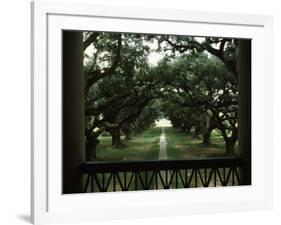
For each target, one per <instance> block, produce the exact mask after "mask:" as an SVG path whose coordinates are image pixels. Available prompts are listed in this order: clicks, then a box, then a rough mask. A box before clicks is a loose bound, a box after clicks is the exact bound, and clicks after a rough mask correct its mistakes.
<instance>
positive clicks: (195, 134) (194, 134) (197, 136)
mask: <svg viewBox="0 0 281 225" xmlns="http://www.w3.org/2000/svg"><path fill="white" fill-rule="evenodd" d="M199 133H200V126H199V125H195V126H194V133H193V136H192V137H193V138H198V139H199Z"/></svg>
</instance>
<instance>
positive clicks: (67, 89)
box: [63, 31, 85, 194]
mask: <svg viewBox="0 0 281 225" xmlns="http://www.w3.org/2000/svg"><path fill="white" fill-rule="evenodd" d="M83 77H84V75H83V39H82V32H75V31H63V193H64V194H67V193H79V192H82V190H83V189H82V175H81V174H80V170H79V165H80V163H81V162H82V161H84V159H85V130H84V91H83V90H84V86H83Z"/></svg>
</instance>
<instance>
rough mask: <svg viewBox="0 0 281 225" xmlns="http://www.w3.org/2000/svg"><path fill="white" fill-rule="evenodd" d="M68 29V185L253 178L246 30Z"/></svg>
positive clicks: (196, 183)
mask: <svg viewBox="0 0 281 225" xmlns="http://www.w3.org/2000/svg"><path fill="white" fill-rule="evenodd" d="M62 32H63V33H62V36H63V39H62V42H63V43H62V45H63V50H62V51H63V56H62V60H63V110H62V111H63V131H62V136H63V162H62V163H63V165H64V166H63V194H69V193H85V192H115V191H136V190H159V189H177V188H197V187H198V188H199V187H221V186H237V185H250V184H251V181H250V179H249V176H248V177H246V178H244V179H243V167H244V168H249V167H250V165H248V166H246V167H245V166H244V165H243V163H245V162H244V161H245V160H243V152H241V149H240V148H239V138H238V137H239V132H240V129H239V127H240V126H241V124H242V123H246V124H244V125H242V126H244V127H245V126H249V124H247V122H245V121H243V120H242V119H239V114H240V113H243V112H242V111H241V112H240V111H239V104H240V103H239V87H240V86H241V84H239V68H240V67H242V66H241V65H240V66H239V62H241V60H240V61H239V57H248V58H249V59H250V58H251V55H250V54H249V55H248V56H245V55H244V56H241V54H243V52H241V51H239V46H240V45H241V46H243V45H246V46H250V47H251V40H250V39H238V38H229V37H228V38H224V37H203V36H187V35H186V36H183V35H165V34H142V33H124V32H123V33H122V32H104V31H84V32H83V31H68V30H64V31H62ZM250 47H249V48H250ZM69 48H71V50H69ZM70 51H71V53H70ZM73 52H76V53H73ZM249 62H250V60H249ZM250 63H251V62H250ZM249 66H251V65H248V67H249ZM74 67H77V70H80V73H81V71H82V74H79V71H78V72H77V73H76V72H75V68H74ZM78 67H79V68H78ZM81 75H82V77H81ZM72 76H74V77H76V78H72ZM249 79H251V74H249ZM244 86H246V87H245V88H246V89H248V90H251V83H250V82H249V83H248V84H247V83H246V84H244ZM69 92H71V93H72V94H71V93H70V94H69ZM250 93H251V92H249V93H248V94H249V96H248V98H251V96H250ZM245 98H246V97H245ZM73 102H80V107H79V104H78V105H77V104H75V103H73ZM249 111H251V110H249ZM69 117H71V118H69ZM73 120H75V121H76V123H75V122H74V121H73ZM77 121H78V123H77ZM248 122H249V121H248ZM79 123H80V125H79ZM75 124H76V125H75ZM77 124H78V125H77ZM69 133H72V134H71V135H69ZM75 134H76V135H77V138H80V146H75V148H77V149H79V150H78V152H80V155H79V154H73V152H69V151H68V149H69V146H70V145H73V144H72V141H73V139H72V137H73V135H75ZM248 138H249V142H250V139H251V137H250V136H249V137H248ZM72 147H73V146H72ZM247 151H248V152H251V149H247ZM81 155H82V156H81ZM248 155H249V154H248ZM75 157H76V158H75ZM77 157H80V159H79V160H80V162H81V163H80V165H79V167H77V165H76V164H75V163H71V161H77V160H78V158H77ZM81 157H82V158H81ZM248 161H249V160H248ZM75 165H76V166H75ZM248 172H249V171H248ZM245 174H246V172H245ZM75 181H76V183H75Z"/></svg>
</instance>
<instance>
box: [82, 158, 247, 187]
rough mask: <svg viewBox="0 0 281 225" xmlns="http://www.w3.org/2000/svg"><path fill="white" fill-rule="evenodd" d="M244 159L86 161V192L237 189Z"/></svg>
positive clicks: (83, 164) (84, 167)
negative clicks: (233, 187) (225, 187)
mask: <svg viewBox="0 0 281 225" xmlns="http://www.w3.org/2000/svg"><path fill="white" fill-rule="evenodd" d="M241 166H242V159H241V158H211V159H210V158H208V159H196V160H157V161H122V162H85V163H82V164H81V172H82V173H83V174H85V175H86V181H85V187H84V191H85V192H107V191H130V190H131V191H133V190H155V189H171V188H195V187H216V186H236V185H240V184H241V181H240V180H241V176H240V170H239V168H241Z"/></svg>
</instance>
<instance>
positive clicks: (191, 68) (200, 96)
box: [163, 53, 238, 154]
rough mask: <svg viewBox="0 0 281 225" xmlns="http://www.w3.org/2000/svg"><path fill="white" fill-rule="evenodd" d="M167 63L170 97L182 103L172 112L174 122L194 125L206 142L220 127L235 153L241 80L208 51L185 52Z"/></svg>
mask: <svg viewBox="0 0 281 225" xmlns="http://www.w3.org/2000/svg"><path fill="white" fill-rule="evenodd" d="M166 64H167V65H166V67H167V66H169V67H170V68H169V69H167V70H166V71H167V73H166V74H165V75H164V76H163V77H164V79H165V81H166V83H167V89H168V90H167V91H166V92H167V93H169V94H168V99H167V100H168V102H172V103H171V104H173V105H175V104H177V106H178V109H177V111H173V112H170V113H169V114H168V116H169V118H170V119H171V120H172V122H173V123H177V125H179V124H178V123H181V124H180V126H182V127H183V128H184V129H185V130H187V131H189V130H190V127H191V126H194V127H195V132H200V133H202V134H203V137H204V140H203V143H205V144H209V143H210V134H211V132H212V130H213V129H215V128H216V129H218V130H219V131H220V132H221V134H222V136H223V138H224V141H225V146H226V154H234V145H235V143H236V142H237V139H238V136H237V132H238V121H237V114H238V82H237V79H236V77H235V76H234V74H233V73H230V72H229V71H228V70H227V69H226V67H225V66H224V64H223V63H222V62H221V61H220V60H218V59H216V58H214V57H213V56H210V55H207V54H206V53H190V54H186V55H182V56H181V57H178V58H177V59H176V60H174V61H170V62H166ZM171 108H175V107H173V106H172V107H171ZM167 109H169V107H167ZM180 109H181V110H180ZM186 117H187V118H186ZM198 120H199V121H198ZM200 120H201V122H200ZM202 127H203V128H202Z"/></svg>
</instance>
